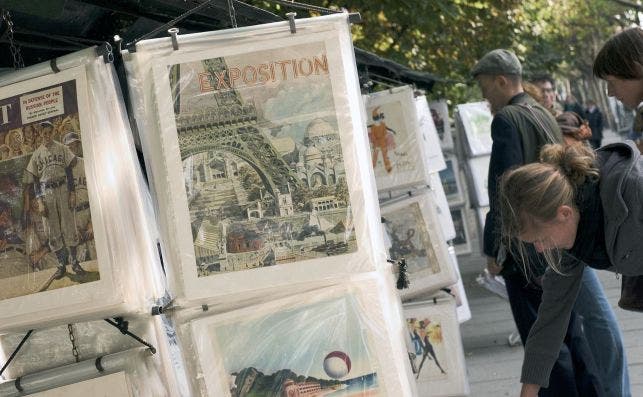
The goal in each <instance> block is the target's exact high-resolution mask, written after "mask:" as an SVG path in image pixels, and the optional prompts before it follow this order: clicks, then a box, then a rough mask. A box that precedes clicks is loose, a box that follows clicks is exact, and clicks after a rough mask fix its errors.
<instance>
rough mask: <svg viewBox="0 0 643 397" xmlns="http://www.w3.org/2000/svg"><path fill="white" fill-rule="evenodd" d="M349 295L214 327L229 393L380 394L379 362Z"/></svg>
mask: <svg viewBox="0 0 643 397" xmlns="http://www.w3.org/2000/svg"><path fill="white" fill-rule="evenodd" d="M356 304H357V302H356V301H355V299H354V297H352V296H351V295H350V294H348V295H345V296H343V297H339V298H335V299H331V300H325V301H322V302H318V303H314V304H309V305H306V306H299V307H297V308H292V309H288V310H283V311H277V312H274V313H272V314H268V315H265V316H261V317H258V318H257V317H255V318H253V319H247V320H241V321H236V322H233V323H228V324H226V325H222V326H212V327H211V328H209V330H211V332H212V335H213V336H212V340H213V341H215V343H216V344H217V345H218V346H219V351H218V352H217V355H218V357H222V360H223V362H224V368H225V370H226V373H227V374H228V376H229V379H228V381H229V387H230V394H231V395H232V396H233V397H258V396H284V397H298V396H319V397H321V396H328V397H372V396H381V395H382V393H381V392H380V387H379V385H378V375H377V369H378V368H377V362H376V360H375V358H374V351H373V350H372V347H371V346H369V341H368V338H367V335H366V331H365V326H364V324H363V323H362V320H361V319H360V317H359V315H358V313H357V311H356V307H355V305H356Z"/></svg>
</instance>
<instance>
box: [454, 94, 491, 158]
mask: <svg viewBox="0 0 643 397" xmlns="http://www.w3.org/2000/svg"><path fill="white" fill-rule="evenodd" d="M458 114H459V117H460V120H461V121H462V126H463V128H464V138H465V140H463V143H464V142H465V141H466V144H467V145H466V146H467V152H468V153H469V154H470V155H471V156H472V157H476V156H483V155H487V154H491V145H492V143H493V142H492V140H491V120H493V116H492V115H491V111H490V110H489V104H488V103H487V102H486V101H483V102H474V103H465V104H461V105H458Z"/></svg>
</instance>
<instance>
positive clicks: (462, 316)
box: [449, 246, 471, 324]
mask: <svg viewBox="0 0 643 397" xmlns="http://www.w3.org/2000/svg"><path fill="white" fill-rule="evenodd" d="M449 258H451V263H452V264H453V267H454V268H455V270H456V272H457V273H458V282H457V283H455V284H454V285H452V286H451V287H449V290H450V291H451V295H453V297H454V298H455V309H456V314H457V315H458V322H459V323H460V324H462V323H463V322H465V321H468V320H471V309H470V308H469V300H468V299H467V293H466V291H465V290H464V284H463V282H462V276H461V275H460V267H459V266H458V257H457V256H456V254H455V248H454V247H452V246H450V247H449Z"/></svg>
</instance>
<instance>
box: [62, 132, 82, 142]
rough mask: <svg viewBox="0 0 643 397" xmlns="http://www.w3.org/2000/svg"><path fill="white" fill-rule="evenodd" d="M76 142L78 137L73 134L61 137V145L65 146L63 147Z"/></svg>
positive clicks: (78, 139) (69, 133)
mask: <svg viewBox="0 0 643 397" xmlns="http://www.w3.org/2000/svg"><path fill="white" fill-rule="evenodd" d="M76 141H80V137H79V136H78V134H77V133H75V132H68V133H67V134H65V136H64V137H63V144H65V145H69V144H70V143H73V142H76Z"/></svg>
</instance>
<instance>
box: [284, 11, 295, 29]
mask: <svg viewBox="0 0 643 397" xmlns="http://www.w3.org/2000/svg"><path fill="white" fill-rule="evenodd" d="M286 16H287V17H288V23H289V24H290V33H297V26H295V17H296V16H297V13H296V12H288V13H286Z"/></svg>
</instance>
